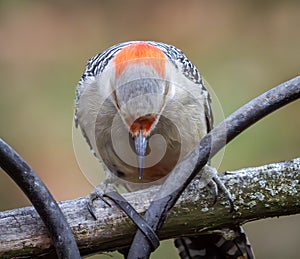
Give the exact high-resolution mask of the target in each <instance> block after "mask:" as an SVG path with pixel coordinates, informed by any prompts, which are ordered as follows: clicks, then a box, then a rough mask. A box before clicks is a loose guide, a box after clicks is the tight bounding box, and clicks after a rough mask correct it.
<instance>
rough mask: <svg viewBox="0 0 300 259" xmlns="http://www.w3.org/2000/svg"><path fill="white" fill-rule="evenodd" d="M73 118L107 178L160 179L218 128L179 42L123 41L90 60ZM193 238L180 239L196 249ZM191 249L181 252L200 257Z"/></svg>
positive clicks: (181, 244) (183, 245)
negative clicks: (174, 43)
mask: <svg viewBox="0 0 300 259" xmlns="http://www.w3.org/2000/svg"><path fill="white" fill-rule="evenodd" d="M75 123H76V126H77V125H79V126H80V128H81V130H82V133H83V135H84V137H85V138H86V140H87V142H88V144H89V146H90V148H91V149H92V151H93V152H94V154H95V156H96V157H97V158H98V159H99V160H100V161H101V162H102V164H103V167H104V170H105V172H106V179H107V180H106V183H107V182H113V181H114V180H112V179H121V180H123V181H126V182H127V183H128V184H129V186H130V185H131V184H134V183H148V184H152V183H156V184H157V183H161V181H163V179H164V177H165V176H167V175H168V173H170V172H171V171H172V169H173V168H174V167H175V165H176V164H177V163H178V162H180V160H181V159H182V158H183V157H184V156H185V155H186V154H187V153H188V152H189V151H190V150H191V149H192V148H193V147H194V146H195V145H196V144H197V143H198V142H199V141H200V139H201V138H202V137H203V136H204V135H205V134H206V133H207V132H208V131H210V129H211V128H212V114H211V108H210V97H209V94H208V91H207V90H206V88H205V86H204V82H203V80H202V78H201V76H200V74H199V72H198V70H197V68H196V67H195V66H194V65H193V64H192V63H191V62H190V61H189V60H188V59H187V57H186V56H185V55H184V54H183V53H182V52H181V51H180V50H179V49H177V48H176V47H174V46H171V45H167V44H164V43H158V42H153V41H132V42H125V43H121V44H117V45H115V46H113V47H111V48H109V49H107V50H105V51H103V52H102V53H100V54H98V55H96V56H95V57H93V58H92V59H90V60H89V62H88V64H87V66H86V70H85V72H84V74H83V76H82V78H81V80H80V82H79V84H78V86H77V91H76V112H75ZM160 137H161V138H160ZM123 183H124V182H123ZM104 191H105V190H104ZM235 232H236V233H240V229H239V228H237V229H235ZM191 240H193V239H184V238H182V239H180V240H178V242H177V243H176V245H177V246H178V247H179V249H180V250H181V251H183V250H184V249H190V251H193V252H195V251H194V250H195V249H196V248H195V247H193V246H192V245H188V244H190V243H193V242H192V241H191ZM207 240H209V239H207ZM212 240H214V239H212ZM217 241H218V242H219V243H220V241H219V239H218V240H217ZM187 242H188V244H187ZM222 245H223V243H222ZM212 246H213V244H212ZM245 246H246V243H245ZM214 248H215V249H216V250H217V248H218V246H214ZM247 248H248V246H247ZM230 249H233V248H232V246H230V247H228V249H227V248H226V249H225V250H226V251H225V252H228V251H229V250H230ZM186 251H188V250H186ZM203 251H204V252H203ZM249 251H250V250H249ZM249 253H250V252H249ZM194 254H195V255H200V254H201V255H202V256H204V257H197V258H207V257H205V255H208V254H210V252H209V251H208V250H207V251H205V250H203V247H201V252H200V254H197V253H194ZM216 254H217V253H216ZM229 254H230V253H229ZM229 254H227V255H229ZM236 254H237V255H240V256H242V255H243V254H242V253H240V254H239V253H234V255H236ZM187 255H188V253H187V252H186V253H183V252H181V256H183V258H194V257H193V256H192V255H191V256H190V257H188V256H187ZM195 258H196V257H195ZM209 258H214V257H209ZM216 258H225V257H216ZM226 258H227V257H226ZM228 258H238V257H228ZM239 258H252V257H251V255H248V257H247V255H246V256H245V257H239Z"/></svg>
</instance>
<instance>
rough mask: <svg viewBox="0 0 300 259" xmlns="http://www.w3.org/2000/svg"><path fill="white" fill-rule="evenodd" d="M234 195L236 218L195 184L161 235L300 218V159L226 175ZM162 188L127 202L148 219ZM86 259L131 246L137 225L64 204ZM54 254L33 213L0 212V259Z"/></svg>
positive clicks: (79, 204)
mask: <svg viewBox="0 0 300 259" xmlns="http://www.w3.org/2000/svg"><path fill="white" fill-rule="evenodd" d="M220 178H221V180H222V181H224V183H225V185H226V186H227V187H228V189H229V190H230V192H231V194H232V196H233V198H234V204H235V212H233V213H229V203H228V201H227V200H226V198H224V197H222V196H221V197H220V198H219V200H218V201H217V203H216V204H215V205H214V206H212V202H213V196H212V193H211V192H210V190H209V189H208V188H203V189H199V180H197V179H195V180H194V181H193V182H192V183H191V184H190V186H189V187H188V189H187V190H186V191H185V192H184V193H183V195H182V196H181V198H180V199H179V201H178V202H177V204H176V205H175V207H174V209H173V210H172V212H171V214H170V216H169V217H168V219H167V222H166V223H165V224H164V226H163V228H162V229H161V230H160V231H159V232H158V235H159V237H160V239H169V238H173V237H176V236H181V235H193V234H199V233H201V232H203V233H205V232H207V231H209V230H211V229H214V228H220V227H224V226H230V225H235V224H242V223H245V222H247V221H253V220H258V219H262V218H266V217H274V216H283V215H291V214H297V213H300V184H299V182H300V158H297V159H294V160H291V161H288V162H281V163H275V164H270V165H265V166H261V167H255V168H245V169H240V170H237V171H233V172H227V173H226V174H223V175H221V176H220ZM157 191H158V187H154V188H150V189H147V190H143V191H138V192H134V193H127V194H125V195H124V197H125V198H126V199H127V200H128V201H129V202H130V203H131V204H132V205H133V206H134V207H135V209H136V210H137V211H138V212H140V213H144V212H145V210H146V209H147V208H148V207H149V204H150V199H151V197H154V194H155V193H156V192H157ZM59 205H60V207H61V209H62V211H63V213H64V214H65V216H66V218H67V221H68V223H69V224H70V226H71V228H72V231H73V232H74V235H75V238H76V241H77V244H78V246H79V249H80V252H81V254H82V255H87V254H91V253H95V252H104V251H112V250H117V249H120V248H122V247H125V246H128V245H130V242H131V241H132V239H133V236H134V234H135V232H136V227H135V226H134V224H133V223H132V222H131V221H130V220H129V219H128V218H127V217H126V215H125V214H124V213H123V212H122V211H120V210H119V209H118V208H117V207H116V206H114V205H113V204H112V207H108V206H105V205H104V204H103V203H102V202H101V201H95V205H96V207H97V209H96V214H97V216H98V218H99V219H98V220H97V221H94V220H93V218H92V217H91V215H90V214H89V212H88V211H87V208H86V200H85V198H78V199H75V200H70V201H64V202H61V203H60V204H59ZM50 253H54V248H53V245H52V243H51V240H50V238H49V236H48V235H47V231H46V228H45V226H44V224H43V222H42V220H41V219H40V217H39V216H38V214H37V212H36V211H35V209H34V208H33V207H25V208H20V209H15V210H10V211H4V212H0V257H1V258H11V257H16V258H17V257H22V258H23V257H31V256H38V255H41V254H44V255H45V254H50Z"/></svg>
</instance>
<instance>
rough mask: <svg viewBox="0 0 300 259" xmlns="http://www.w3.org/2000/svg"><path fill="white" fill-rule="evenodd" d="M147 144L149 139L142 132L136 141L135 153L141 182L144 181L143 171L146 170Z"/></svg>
mask: <svg viewBox="0 0 300 259" xmlns="http://www.w3.org/2000/svg"><path fill="white" fill-rule="evenodd" d="M147 143H148V139H147V137H145V136H144V135H143V133H142V130H140V132H139V135H138V136H137V137H135V139H134V146H135V152H136V154H137V163H138V172H139V180H142V179H143V170H144V162H145V154H146V149H147Z"/></svg>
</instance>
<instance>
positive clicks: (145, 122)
mask: <svg viewBox="0 0 300 259" xmlns="http://www.w3.org/2000/svg"><path fill="white" fill-rule="evenodd" d="M156 117H157V115H145V116H143V117H140V118H138V119H136V120H135V121H134V122H133V123H132V124H131V126H130V132H131V134H132V135H133V136H135V137H137V136H138V135H139V133H140V130H142V134H143V136H148V135H149V134H150V130H151V127H152V124H153V123H154V121H155V120H156Z"/></svg>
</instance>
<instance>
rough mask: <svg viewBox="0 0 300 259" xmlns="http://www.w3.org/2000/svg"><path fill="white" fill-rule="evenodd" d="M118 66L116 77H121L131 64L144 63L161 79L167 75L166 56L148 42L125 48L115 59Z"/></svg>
mask: <svg viewBox="0 0 300 259" xmlns="http://www.w3.org/2000/svg"><path fill="white" fill-rule="evenodd" d="M113 61H114V63H115V65H116V76H119V75H121V74H122V73H123V72H124V70H125V69H126V67H127V66H128V65H129V64H132V63H134V64H139V63H144V64H145V65H147V66H152V67H154V69H155V70H156V71H157V72H158V74H159V75H160V76H161V77H164V75H165V62H166V56H165V54H164V53H163V52H162V51H161V50H160V49H158V48H157V47H155V46H152V45H149V44H148V43H146V42H136V43H132V44H130V45H129V46H127V47H125V48H123V49H122V50H121V51H120V52H118V53H117V54H116V56H115V57H114V59H113Z"/></svg>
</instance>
